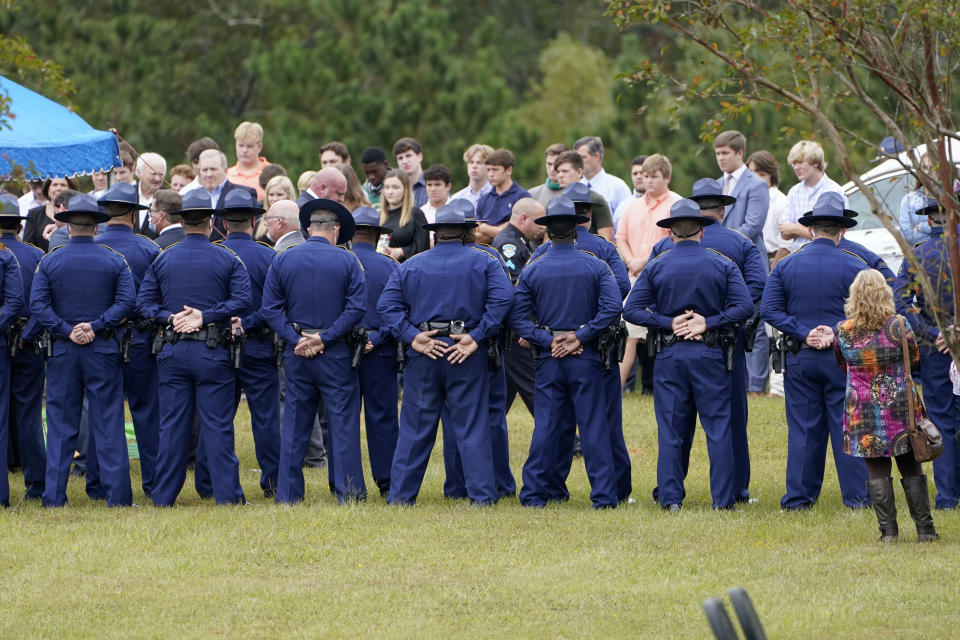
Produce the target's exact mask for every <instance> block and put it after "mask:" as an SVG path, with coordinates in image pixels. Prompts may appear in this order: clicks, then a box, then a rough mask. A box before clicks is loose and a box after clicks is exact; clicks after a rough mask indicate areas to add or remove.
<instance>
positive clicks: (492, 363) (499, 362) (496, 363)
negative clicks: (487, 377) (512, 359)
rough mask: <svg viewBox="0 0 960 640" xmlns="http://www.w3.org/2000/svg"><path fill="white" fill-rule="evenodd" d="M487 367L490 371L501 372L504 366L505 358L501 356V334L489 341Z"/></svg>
mask: <svg viewBox="0 0 960 640" xmlns="http://www.w3.org/2000/svg"><path fill="white" fill-rule="evenodd" d="M487 366H488V367H490V371H500V368H501V367H502V366H503V356H502V355H501V354H500V334H499V333H498V334H497V335H495V336H493V337H492V338H490V339H489V340H487Z"/></svg>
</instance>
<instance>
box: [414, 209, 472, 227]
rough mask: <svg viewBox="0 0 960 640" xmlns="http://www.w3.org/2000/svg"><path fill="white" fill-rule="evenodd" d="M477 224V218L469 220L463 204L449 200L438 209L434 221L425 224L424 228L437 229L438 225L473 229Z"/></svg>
mask: <svg viewBox="0 0 960 640" xmlns="http://www.w3.org/2000/svg"><path fill="white" fill-rule="evenodd" d="M476 226H477V221H476V220H467V215H466V213H465V212H464V207H463V206H461V205H459V204H454V203H453V202H448V203H447V204H445V205H443V206H442V207H440V208H439V209H437V216H436V218H435V219H434V221H433V222H430V223H428V224H425V225H423V228H424V229H429V230H432V231H435V230H436V229H437V228H438V227H463V228H464V229H473V228H474V227H476Z"/></svg>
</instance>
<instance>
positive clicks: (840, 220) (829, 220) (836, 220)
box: [797, 215, 857, 229]
mask: <svg viewBox="0 0 960 640" xmlns="http://www.w3.org/2000/svg"><path fill="white" fill-rule="evenodd" d="M797 222H799V223H800V224H802V225H803V226H805V227H809V226H812V225H814V224H816V223H818V222H822V223H824V224H835V225H838V226H841V227H843V228H844V229H849V228H851V227H855V226H857V221H856V220H854V219H853V218H848V217H845V216H814V215H809V216H802V217H801V218H800V219H799V220H797Z"/></svg>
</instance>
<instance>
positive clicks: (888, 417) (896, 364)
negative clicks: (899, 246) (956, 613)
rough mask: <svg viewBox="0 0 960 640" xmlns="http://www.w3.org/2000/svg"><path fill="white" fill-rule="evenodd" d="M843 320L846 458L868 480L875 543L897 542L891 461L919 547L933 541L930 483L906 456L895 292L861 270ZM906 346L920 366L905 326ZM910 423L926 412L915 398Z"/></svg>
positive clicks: (838, 340)
mask: <svg viewBox="0 0 960 640" xmlns="http://www.w3.org/2000/svg"><path fill="white" fill-rule="evenodd" d="M844 311H845V313H846V316H847V319H846V320H844V321H843V322H841V323H840V324H838V325H837V328H836V331H835V340H834V344H833V347H834V352H835V354H836V356H837V361H838V362H839V363H840V366H841V367H843V368H844V370H846V372H847V396H846V410H845V411H844V415H843V451H844V453H848V454H850V455H852V456H856V457H858V458H863V459H864V462H865V463H866V466H867V475H868V477H869V480H868V482H867V488H868V490H869V492H870V500H871V501H872V502H873V508H874V511H875V512H876V514H877V522H878V523H879V524H880V540H881V541H883V542H895V541H896V539H897V535H898V530H897V507H896V502H895V500H894V495H893V479H892V478H891V477H890V471H891V463H890V458H895V459H896V461H897V468H898V469H899V470H900V475H901V476H903V478H902V479H901V480H900V483H901V484H902V485H903V492H904V494H906V497H907V505H908V506H909V508H910V515H911V516H912V517H913V520H914V522H915V523H916V525H917V535H918V539H919V540H920V541H921V542H926V541H930V540H936V539H937V538H938V536H937V532H936V530H935V529H934V527H933V518H932V517H931V515H930V497H929V495H928V493H927V477H926V476H925V475H923V468H922V467H921V466H920V463H918V462H917V461H916V460H915V459H914V457H913V452H912V451H911V449H910V440H909V437H908V433H907V431H908V429H909V426H910V411H909V405H908V403H907V384H906V375H905V372H904V369H903V348H902V340H901V332H900V319H901V317H900V316H898V315H896V313H895V311H894V306H893V292H892V291H891V290H890V287H889V286H888V285H887V282H886V280H885V279H884V277H883V275H882V274H881V273H880V272H879V271H876V270H874V269H867V270H865V271H861V272H860V273H859V274H858V275H857V277H856V279H855V280H854V281H853V283H852V284H851V285H850V297H849V298H848V300H847V304H846V306H845V308H844ZM905 326H906V327H907V345H908V348H909V351H910V358H909V359H910V362H911V363H912V364H913V365H916V364H917V363H918V362H919V358H920V355H919V352H918V351H917V344H916V340H915V338H914V335H913V331H912V330H910V325H909V324H907V325H905ZM914 396H915V397H914V407H915V409H916V416H915V419H917V420H919V419H920V417H921V412H922V410H923V409H922V407H923V405H922V404H921V402H920V397H919V396H918V395H917V394H916V391H914Z"/></svg>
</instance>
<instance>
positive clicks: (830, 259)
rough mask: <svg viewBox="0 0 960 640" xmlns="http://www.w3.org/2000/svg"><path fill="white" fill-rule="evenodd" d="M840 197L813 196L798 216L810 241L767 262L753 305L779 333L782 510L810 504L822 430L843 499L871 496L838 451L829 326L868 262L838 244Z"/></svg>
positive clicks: (816, 489) (820, 465)
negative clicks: (783, 346) (782, 353)
mask: <svg viewBox="0 0 960 640" xmlns="http://www.w3.org/2000/svg"><path fill="white" fill-rule="evenodd" d="M843 211H844V210H843V203H842V202H839V203H838V202H836V201H831V200H826V201H823V202H822V203H821V202H820V201H817V204H816V205H815V206H814V208H813V210H812V211H808V212H807V213H805V214H804V215H803V216H801V217H800V219H799V220H798V222H799V223H800V224H802V225H804V226H807V227H811V228H812V230H813V238H814V239H813V241H812V242H810V243H808V244H806V245H804V246H803V247H801V248H800V249H798V250H796V251H794V252H793V253H791V254H789V255H788V256H786V257H785V258H783V259H782V260H781V261H780V262H778V263H777V265H776V266H775V267H774V269H773V271H772V272H771V273H770V277H769V279H768V280H767V285H766V288H765V289H764V291H763V300H762V302H761V303H760V313H761V314H762V315H763V319H764V320H766V321H767V322H768V323H769V324H771V325H773V326H774V327H775V328H776V329H777V330H779V331H781V332H782V333H783V334H784V337H785V340H786V342H787V343H788V345H789V347H790V353H789V354H787V356H786V367H787V370H786V373H785V374H784V391H785V399H786V411H787V471H786V493H785V494H784V496H783V497H782V498H781V499H780V506H781V507H782V508H783V509H784V510H788V511H796V510H801V509H809V508H810V507H812V506H813V505H814V503H816V501H817V498H818V497H819V496H820V490H821V488H822V486H823V469H824V461H825V457H826V448H827V438H828V437H829V439H830V444H831V446H832V447H833V460H834V462H835V464H836V468H837V476H838V479H839V481H840V493H841V495H842V497H843V503H844V504H845V505H847V506H848V507H850V508H852V509H858V508H861V507H864V506H868V505H869V504H870V499H869V497H868V495H867V492H866V482H867V472H866V467H865V465H864V463H863V460H862V459H858V458H855V457H853V456H850V455H847V454H845V453H843V407H844V397H845V395H846V376H845V374H844V372H843V370H842V369H840V367H838V366H837V363H836V360H835V358H834V355H833V350H832V349H830V347H831V346H832V344H833V328H832V327H835V326H836V325H837V323H838V322H840V321H842V320H844V318H845V315H844V310H843V307H844V302H845V300H846V298H847V296H848V295H849V291H850V283H852V282H853V280H854V278H856V276H857V274H858V273H859V272H860V271H863V270H864V269H868V268H869V267H868V266H867V263H866V262H864V260H863V259H862V258H860V257H859V256H857V255H855V254H854V253H852V252H849V251H846V250H844V249H841V248H840V247H839V246H837V245H838V244H839V242H840V239H841V237H842V236H843V232H844V230H845V229H849V228H851V227H853V226H855V225H856V224H857V222H856V220H854V219H853V218H850V217H846V216H844V212H843Z"/></svg>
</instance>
